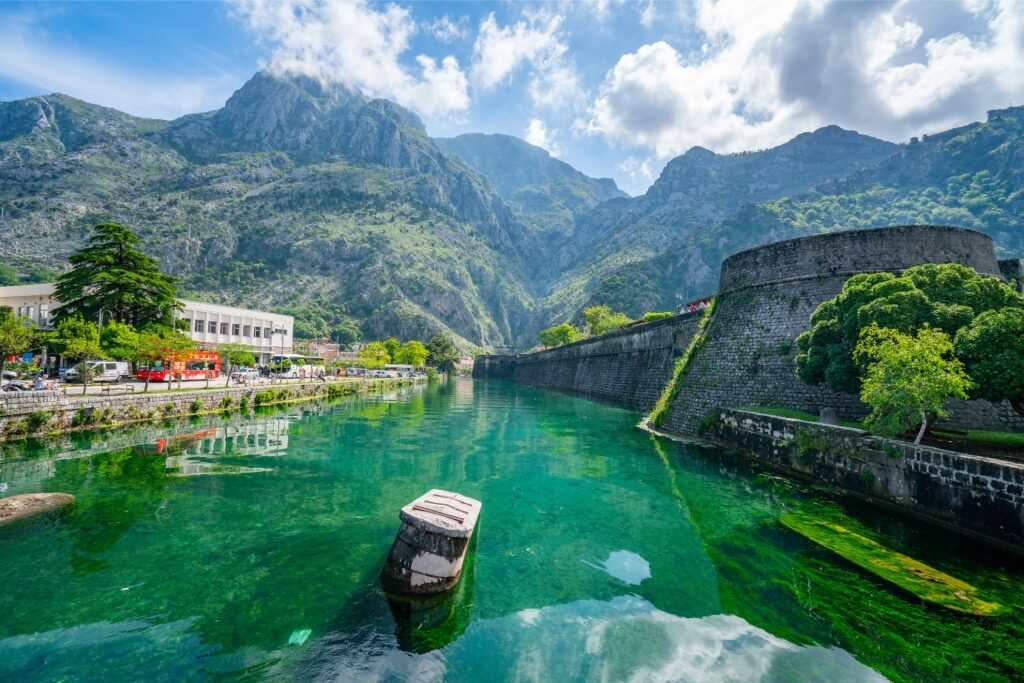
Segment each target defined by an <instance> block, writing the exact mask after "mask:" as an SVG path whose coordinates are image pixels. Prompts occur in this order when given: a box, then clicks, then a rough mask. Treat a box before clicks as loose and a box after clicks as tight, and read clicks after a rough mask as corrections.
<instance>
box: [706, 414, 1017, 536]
mask: <svg viewBox="0 0 1024 683" xmlns="http://www.w3.org/2000/svg"><path fill="white" fill-rule="evenodd" d="M716 415H717V421H716V422H715V423H714V424H713V425H712V424H710V421H708V422H706V423H705V426H706V431H705V432H704V435H703V436H704V437H705V438H707V439H710V440H712V441H716V442H718V443H720V444H722V445H725V446H730V447H734V448H737V449H740V450H742V451H743V452H744V454H746V455H747V456H748V457H751V458H753V459H755V460H757V461H759V462H762V463H765V464H766V465H769V466H771V467H772V468H774V469H778V470H781V471H784V472H786V473H787V474H791V475H795V476H798V477H802V478H805V479H810V480H813V481H820V482H826V483H828V484H832V485H834V486H837V487H839V488H841V489H843V490H845V491H847V492H850V493H853V494H856V495H858V496H862V497H865V498H870V499H872V500H876V501H880V502H883V503H887V504H891V505H894V506H897V507H898V508H899V509H901V510H905V511H908V512H911V513H913V514H915V515H917V516H920V517H923V518H926V519H928V520H930V521H932V522H937V523H939V524H942V525H945V526H948V527H950V528H954V529H956V530H957V531H960V532H967V533H968V534H970V535H973V536H976V537H978V538H981V539H983V540H985V541H988V542H992V543H995V544H998V545H1001V546H1003V547H1005V548H1008V549H1011V550H1013V551H1014V552H1018V553H1020V552H1024V463H1017V462H1006V461H1004V460H995V459H991V458H984V457H980V456H975V455H967V454H964V453H955V452H953V451H946V450H942V449H938V448H933V447H929V446H914V445H913V444H910V443H906V442H903V441H895V440H891V439H882V438H879V437H875V436H871V435H870V434H868V433H867V432H865V431H863V430H859V429H850V428H847V427H836V426H829V425H821V424H817V423H814V422H805V421H803V420H793V419H789V418H783V417H775V416H771V415H764V414H761V413H756V412H753V411H745V410H730V409H722V410H719V411H717V414H716Z"/></svg>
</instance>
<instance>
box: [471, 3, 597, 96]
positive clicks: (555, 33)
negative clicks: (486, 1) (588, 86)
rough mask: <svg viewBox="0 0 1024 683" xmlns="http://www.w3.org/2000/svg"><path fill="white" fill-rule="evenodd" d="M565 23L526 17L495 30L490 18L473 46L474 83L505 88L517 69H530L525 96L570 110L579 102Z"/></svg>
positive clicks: (534, 14)
mask: <svg viewBox="0 0 1024 683" xmlns="http://www.w3.org/2000/svg"><path fill="white" fill-rule="evenodd" d="M562 22H563V17H562V16H560V15H551V14H547V13H546V12H525V13H524V19H523V20H521V21H517V22H516V23H515V24H509V25H506V26H499V25H498V21H497V19H495V17H494V13H493V12H492V13H491V14H489V15H488V16H487V17H486V18H485V19H484V20H483V21H482V22H481V23H480V30H479V33H478V34H477V38H476V43H475V44H474V46H473V66H472V69H471V74H472V78H473V82H474V83H475V84H476V86H477V87H479V88H480V89H482V90H488V89H491V88H494V87H496V86H498V85H502V84H505V83H508V82H509V81H510V80H511V79H512V77H513V75H514V74H515V73H516V72H517V71H518V70H519V69H520V68H521V67H526V66H528V67H529V69H530V83H529V88H528V89H529V92H530V98H531V100H532V101H533V103H534V104H535V105H546V106H552V107H555V106H559V105H567V104H571V103H572V102H573V100H575V99H577V98H579V97H580V83H579V76H578V74H577V73H576V67H575V65H573V64H572V63H571V62H570V61H569V60H568V59H567V57H566V53H567V52H568V50H569V46H568V44H567V43H566V41H565V40H564V38H563V36H562V35H561V26H562Z"/></svg>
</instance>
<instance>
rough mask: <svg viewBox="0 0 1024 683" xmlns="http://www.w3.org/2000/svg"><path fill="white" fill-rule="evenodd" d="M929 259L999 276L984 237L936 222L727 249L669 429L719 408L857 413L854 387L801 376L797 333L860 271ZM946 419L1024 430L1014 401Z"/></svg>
mask: <svg viewBox="0 0 1024 683" xmlns="http://www.w3.org/2000/svg"><path fill="white" fill-rule="evenodd" d="M923 263H963V264H965V265H969V266H971V267H973V268H975V269H976V270H977V271H978V272H980V273H982V274H989V275H999V274H1000V266H999V262H998V261H997V260H996V256H995V247H994V245H993V243H992V239H991V238H990V237H988V236H987V235H984V234H982V233H979V232H974V231H972V230H963V229H960V228H948V227H936V226H900V227H895V228H882V229H877V230H854V231H848V232H838V233H832V234H828V235H817V236H814V237H802V238H799V239H795V240H786V241H784V242H777V243H775V244H769V245H767V246H764V247H759V248H757V249H751V250H748V251H744V252H740V253H738V254H735V255H733V256H730V257H729V258H727V259H726V260H725V262H724V263H723V264H722V275H721V280H720V282H719V294H718V304H717V308H716V310H715V315H714V317H713V318H712V319H711V322H710V324H709V325H708V327H707V330H706V332H705V335H706V342H705V344H704V345H703V347H702V348H701V349H700V351H699V352H698V353H696V354H695V355H694V357H693V359H692V360H691V363H690V367H689V369H688V371H687V374H686V378H685V380H684V383H683V385H682V387H681V388H680V391H679V393H678V397H677V399H676V401H675V403H674V404H673V406H672V409H671V411H670V412H669V415H668V418H667V420H666V421H665V422H664V425H663V426H664V427H665V428H667V429H670V430H672V431H676V432H680V433H684V434H693V433H694V432H695V430H696V428H697V425H699V424H700V423H701V421H702V420H703V419H705V417H707V415H708V414H709V413H711V412H713V411H715V410H716V409H718V408H723V407H734V408H744V407H751V406H781V407H786V408H795V409H797V410H803V411H806V412H810V413H812V414H817V413H818V411H819V410H820V409H821V408H823V407H834V408H836V409H837V410H838V411H839V415H840V417H842V418H843V419H847V420H860V419H861V418H863V417H864V416H865V415H866V414H867V412H868V410H867V407H866V406H864V405H863V404H862V403H861V402H860V399H859V398H858V397H857V396H855V395H853V394H841V393H838V392H834V391H831V390H830V389H828V388H827V387H825V386H823V385H822V386H810V385H807V384H804V383H803V382H802V381H801V380H800V379H799V378H798V377H797V376H796V363H795V358H796V354H797V348H796V338H797V336H798V335H800V333H802V332H804V331H805V330H807V329H808V328H809V326H810V318H811V313H813V312H814V310H815V309H816V308H817V307H818V305H819V304H821V303H822V302H824V301H826V300H828V299H831V298H832V297H834V296H835V295H836V294H838V293H839V291H840V290H841V289H842V287H843V284H844V283H845V282H846V280H847V279H848V278H849V276H850V275H853V274H855V273H858V272H879V271H900V270H904V269H906V268H909V267H911V266H915V265H920V264H923ZM949 407H950V417H949V419H948V420H947V421H946V422H945V424H947V425H948V426H951V427H959V428H963V429H994V430H1001V431H1024V418H1021V417H1020V416H1019V415H1017V414H1016V413H1015V412H1014V411H1013V409H1012V408H1010V405H1009V403H1006V402H1003V403H1001V404H998V405H994V404H992V403H988V402H987V401H970V402H965V401H952V402H950V405H949Z"/></svg>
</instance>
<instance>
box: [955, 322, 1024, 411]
mask: <svg viewBox="0 0 1024 683" xmlns="http://www.w3.org/2000/svg"><path fill="white" fill-rule="evenodd" d="M954 346H955V348H956V353H957V357H958V358H960V359H961V360H962V361H963V362H964V364H965V366H966V367H967V374H969V375H970V376H971V379H972V380H973V381H974V384H975V389H974V391H973V393H972V395H973V396H974V397H975V398H983V399H985V400H987V401H1004V400H1005V401H1009V402H1010V405H1011V406H1013V409H1014V410H1015V411H1016V412H1017V414H1018V415H1020V416H1022V417H1024V310H1022V309H1019V308H1003V309H1000V310H998V311H985V312H984V313H982V314H981V315H979V316H978V317H977V318H975V319H974V320H972V321H971V323H970V324H969V325H967V326H966V327H963V328H961V329H960V331H959V332H957V334H956V341H955V344H954Z"/></svg>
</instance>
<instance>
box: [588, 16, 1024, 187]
mask: <svg viewBox="0 0 1024 683" xmlns="http://www.w3.org/2000/svg"><path fill="white" fill-rule="evenodd" d="M1015 2H1016V0H999V1H998V2H997V3H994V4H991V5H989V4H986V3H983V2H975V1H974V0H967V7H968V8H969V9H970V11H971V12H973V13H975V14H976V15H978V16H980V17H982V18H983V21H984V22H985V24H984V27H985V28H987V31H982V32H981V33H982V35H972V36H971V37H968V36H967V35H965V34H962V33H947V34H944V35H925V30H924V29H923V28H922V24H923V23H924V22H920V23H919V22H918V21H915V20H914V13H913V10H914V9H915V6H914V5H908V4H906V3H897V4H876V3H854V2H826V1H824V0H817V1H815V2H797V1H796V0H783V1H775V0H773V1H772V2H760V3H752V2H750V0H722V1H721V2H711V1H710V0H698V2H697V6H696V14H695V19H696V22H697V27H698V28H699V29H700V30H701V31H702V32H703V34H704V44H703V45H702V46H701V48H700V50H697V51H694V53H692V54H682V53H680V52H679V51H677V50H676V49H675V48H674V47H673V46H672V45H669V44H668V43H666V42H656V43H652V44H649V45H643V46H641V47H640V48H639V49H637V50H636V51H635V52H632V53H628V54H625V55H623V56H622V57H621V58H620V59H619V60H618V62H617V63H616V64H615V66H614V67H613V68H612V69H611V70H610V71H609V72H608V73H607V74H606V76H605V78H604V81H603V82H602V84H601V86H600V88H599V91H598V94H597V97H596V98H595V99H594V101H593V102H592V104H591V106H590V109H589V112H588V115H587V117H586V118H585V119H584V120H582V121H581V122H580V125H579V126H578V128H579V129H581V130H584V131H586V132H588V133H591V134H598V135H602V136H604V137H606V138H607V139H609V140H611V141H614V142H616V143H620V144H624V145H630V146H642V147H647V148H649V149H651V150H653V151H654V153H655V154H656V156H657V157H659V158H662V159H664V158H666V157H669V156H674V155H676V154H679V153H680V152H682V151H685V150H686V149H687V148H689V147H691V146H693V145H702V146H706V147H710V148H712V149H714V150H716V151H722V152H725V151H737V150H743V149H754V148H762V147H767V146H770V145H774V144H779V143H781V142H783V141H785V140H786V139H788V138H789V137H791V136H793V135H795V134H796V133H798V132H801V131H803V130H808V129H812V128H815V127H818V126H820V125H824V124H826V123H838V124H839V125H842V126H846V127H849V128H855V129H857V130H859V131H861V132H863V133H868V134H872V135H877V136H881V137H888V138H890V139H905V138H907V137H909V136H910V135H914V134H917V133H920V132H928V131H930V130H938V129H942V128H944V127H949V126H952V125H957V124H959V123H963V122H964V121H968V120H972V119H977V118H983V117H984V110H985V109H986V108H991V107H996V106H1005V105H1006V104H1009V103H1010V101H1011V100H1013V101H1016V102H1020V101H1021V100H1022V99H1024V16H1022V13H1020V12H1019V5H1016V6H1015ZM952 7H953V9H954V10H956V11H961V10H959V9H957V7H956V6H952ZM964 11H965V12H966V10H964ZM964 16H965V17H968V16H969V15H968V14H964ZM947 25H948V24H947ZM623 170H625V169H623ZM627 172H629V171H627Z"/></svg>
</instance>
